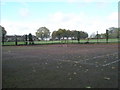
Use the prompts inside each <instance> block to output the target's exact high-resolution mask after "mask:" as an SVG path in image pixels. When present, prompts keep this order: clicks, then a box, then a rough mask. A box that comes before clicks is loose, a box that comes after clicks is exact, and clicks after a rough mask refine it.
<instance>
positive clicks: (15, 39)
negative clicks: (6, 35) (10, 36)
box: [15, 35, 17, 46]
mask: <svg viewBox="0 0 120 90" xmlns="http://www.w3.org/2000/svg"><path fill="white" fill-rule="evenodd" d="M15 45H16V46H17V35H15Z"/></svg>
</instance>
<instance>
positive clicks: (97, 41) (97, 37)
mask: <svg viewBox="0 0 120 90" xmlns="http://www.w3.org/2000/svg"><path fill="white" fill-rule="evenodd" d="M97 43H98V31H97Z"/></svg>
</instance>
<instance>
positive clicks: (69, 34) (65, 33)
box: [36, 27, 88, 40]
mask: <svg viewBox="0 0 120 90" xmlns="http://www.w3.org/2000/svg"><path fill="white" fill-rule="evenodd" d="M36 36H37V37H38V38H40V39H41V40H44V39H46V38H50V30H49V29H48V28H46V27H40V28H39V29H38V30H37V32H36ZM87 37H88V33H87V32H84V31H77V30H72V31H71V30H66V29H58V30H57V31H53V32H52V34H51V39H52V40H64V39H69V38H70V39H73V40H75V39H77V38H81V39H85V38H87Z"/></svg>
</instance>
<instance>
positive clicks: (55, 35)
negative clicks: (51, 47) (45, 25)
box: [52, 31, 57, 40]
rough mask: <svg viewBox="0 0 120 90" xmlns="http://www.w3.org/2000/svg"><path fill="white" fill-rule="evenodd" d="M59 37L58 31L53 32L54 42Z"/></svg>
mask: <svg viewBox="0 0 120 90" xmlns="http://www.w3.org/2000/svg"><path fill="white" fill-rule="evenodd" d="M56 37H57V31H53V33H52V40H55V39H56Z"/></svg>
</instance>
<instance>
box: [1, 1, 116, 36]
mask: <svg viewBox="0 0 120 90" xmlns="http://www.w3.org/2000/svg"><path fill="white" fill-rule="evenodd" d="M96 1H97V2H96ZM0 24H1V25H2V26H3V27H5V29H6V30H7V34H8V35H14V34H17V35H24V34H29V33H32V34H33V35H35V32H36V31H37V29H38V28H40V27H43V26H45V27H47V28H48V29H49V30H50V32H52V31H54V30H58V29H59V28H63V29H69V30H79V31H85V32H88V33H89V35H90V34H92V33H94V32H96V31H98V32H99V33H105V31H106V29H108V28H109V27H118V1H117V0H116V1H115V0H108V1H104V0H103V1H101V0H100V1H99V0H81V1H80V0H79V1H78V0H66V1H65V0H56V1H55V0H49V1H48V0H34V1H33V0H31V1H30V0H29V1H28V0H24V1H21V0H16V1H15V0H2V2H1V22H0Z"/></svg>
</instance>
